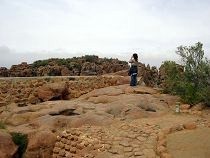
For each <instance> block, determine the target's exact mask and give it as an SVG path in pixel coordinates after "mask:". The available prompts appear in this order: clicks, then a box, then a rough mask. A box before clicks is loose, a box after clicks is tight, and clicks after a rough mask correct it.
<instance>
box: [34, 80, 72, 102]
mask: <svg viewBox="0 0 210 158" xmlns="http://www.w3.org/2000/svg"><path fill="white" fill-rule="evenodd" d="M37 94H38V98H39V99H41V100H42V101H48V100H60V99H65V97H66V96H68V94H69V91H68V85H67V83H65V82H61V83H49V84H45V85H43V86H42V87H39V88H38V90H37Z"/></svg>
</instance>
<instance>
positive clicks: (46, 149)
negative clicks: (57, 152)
mask: <svg viewBox="0 0 210 158" xmlns="http://www.w3.org/2000/svg"><path fill="white" fill-rule="evenodd" d="M28 139H29V142H28V147H27V150H26V153H25V154H24V157H25V158H37V157H43V158H44V157H51V155H52V150H53V148H54V144H55V141H56V135H55V134H53V133H52V132H50V131H37V132H36V133H34V132H32V133H29V134H28Z"/></svg>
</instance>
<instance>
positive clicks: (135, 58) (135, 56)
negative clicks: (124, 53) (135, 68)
mask: <svg viewBox="0 0 210 158" xmlns="http://www.w3.org/2000/svg"><path fill="white" fill-rule="evenodd" d="M133 58H134V60H135V61H138V55H137V54H136V53H134V54H133Z"/></svg>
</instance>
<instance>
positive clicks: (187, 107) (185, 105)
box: [180, 104, 190, 110]
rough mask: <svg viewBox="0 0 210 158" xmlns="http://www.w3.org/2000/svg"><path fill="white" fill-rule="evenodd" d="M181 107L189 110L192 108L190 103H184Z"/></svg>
mask: <svg viewBox="0 0 210 158" xmlns="http://www.w3.org/2000/svg"><path fill="white" fill-rule="evenodd" d="M180 109H181V110H189V109H190V105H189V104H182V105H181V106H180Z"/></svg>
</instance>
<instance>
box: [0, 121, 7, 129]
mask: <svg viewBox="0 0 210 158" xmlns="http://www.w3.org/2000/svg"><path fill="white" fill-rule="evenodd" d="M0 129H6V125H5V124H4V122H3V121H0Z"/></svg>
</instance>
